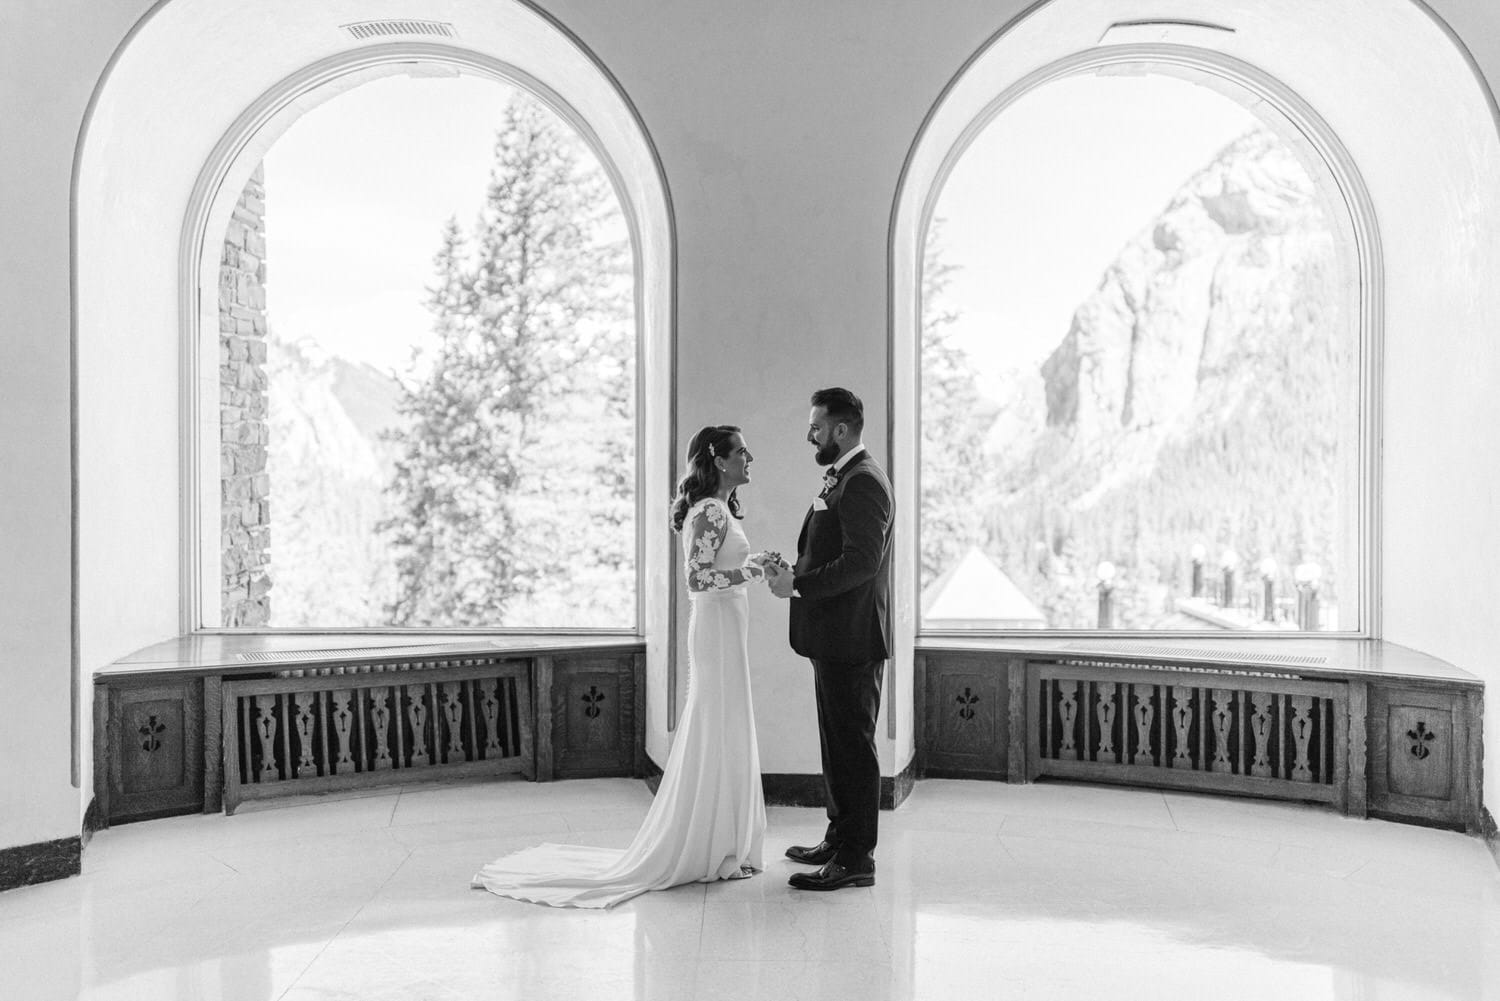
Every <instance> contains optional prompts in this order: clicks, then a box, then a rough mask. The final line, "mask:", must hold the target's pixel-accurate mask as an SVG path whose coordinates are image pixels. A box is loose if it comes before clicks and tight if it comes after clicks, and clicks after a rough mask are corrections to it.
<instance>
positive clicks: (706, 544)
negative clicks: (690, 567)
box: [693, 532, 719, 563]
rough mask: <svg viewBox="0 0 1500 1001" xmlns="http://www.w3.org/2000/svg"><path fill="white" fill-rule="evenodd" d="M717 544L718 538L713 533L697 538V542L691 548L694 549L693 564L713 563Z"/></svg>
mask: <svg viewBox="0 0 1500 1001" xmlns="http://www.w3.org/2000/svg"><path fill="white" fill-rule="evenodd" d="M718 542H719V537H718V536H717V535H715V534H714V533H713V532H706V533H704V534H703V535H700V536H698V538H697V540H696V541H695V542H694V543H693V547H694V549H695V552H694V553H693V562H694V563H712V562H713V561H714V553H715V552H717V551H718V548H719V547H718Z"/></svg>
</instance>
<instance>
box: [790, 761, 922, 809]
mask: <svg viewBox="0 0 1500 1001" xmlns="http://www.w3.org/2000/svg"><path fill="white" fill-rule="evenodd" d="M916 783H917V770H916V767H915V762H913V763H912V764H908V765H907V766H906V767H905V768H903V769H902V770H901V772H900V773H899V774H897V775H882V776H881V777H880V808H881V809H882V810H894V809H896V807H898V806H900V805H901V804H902V803H904V802H906V797H908V796H910V795H911V791H912V787H913V786H915V785H916ZM761 784H762V786H763V787H764V788H765V792H766V805H767V806H810V807H818V808H821V807H825V806H827V805H828V803H827V800H826V799H825V798H824V794H823V776H821V775H786V774H782V775H762V776H761Z"/></svg>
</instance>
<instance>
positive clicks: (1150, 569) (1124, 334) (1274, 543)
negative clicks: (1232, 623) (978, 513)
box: [989, 129, 1357, 628]
mask: <svg viewBox="0 0 1500 1001" xmlns="http://www.w3.org/2000/svg"><path fill="white" fill-rule="evenodd" d="M1350 287H1352V286H1351V280H1350V278H1349V277H1347V276H1344V275H1342V274H1340V260H1339V256H1338V255H1337V254H1336V252H1335V237H1334V231H1333V229H1332V224H1331V222H1330V218H1329V215H1328V213H1327V212H1326V211H1325V206H1324V204H1323V203H1322V201H1321V200H1320V198H1319V194H1318V191H1317V189H1316V187H1315V185H1314V184H1313V182H1312V180H1311V179H1310V177H1309V176H1308V174H1307V172H1306V170H1305V169H1304V168H1303V166H1302V164H1301V163H1300V162H1299V161H1298V160H1297V159H1296V157H1295V155H1294V154H1293V153H1292V151H1291V150H1290V149H1289V148H1288V147H1287V146H1286V145H1285V144H1284V143H1282V142H1281V140H1279V139H1278V138H1277V137H1276V136H1275V135H1273V134H1272V133H1270V132H1269V131H1266V130H1263V129H1256V130H1254V131H1252V132H1250V133H1248V134H1246V135H1244V136H1242V137H1241V138H1239V139H1237V140H1235V141H1234V142H1232V143H1231V144H1229V145H1228V146H1227V147H1226V148H1224V149H1223V150H1222V151H1221V152H1220V153H1219V154H1218V155H1217V156H1216V157H1214V159H1213V160H1212V161H1211V162H1210V163H1209V164H1207V165H1206V166H1205V167H1204V168H1203V169H1201V170H1200V171H1198V172H1197V173H1196V174H1194V175H1193V176H1192V177H1191V178H1189V179H1188V180H1187V181H1186V183H1184V184H1183V186H1182V187H1181V188H1180V189H1179V190H1178V192H1177V193H1176V194H1175V195H1174V196H1173V197H1172V198H1171V199H1170V201H1169V203H1168V204H1167V206H1166V207H1165V209H1164V210H1163V211H1162V212H1161V213H1160V214H1159V215H1158V216H1157V218H1155V219H1154V220H1152V221H1151V222H1150V224H1149V225H1147V226H1145V227H1144V228H1143V229H1142V230H1141V231H1140V232H1139V233H1138V235H1137V236H1136V237H1135V238H1133V239H1132V240H1131V241H1130V242H1129V243H1128V244H1127V245H1126V246H1125V247H1124V248H1123V249H1122V250H1121V252H1120V253H1119V255H1118V256H1117V257H1116V259H1115V261H1114V262H1113V263H1112V264H1111V265H1110V266H1109V268H1107V269H1106V271H1105V273H1104V275H1103V277H1102V279H1101V281H1100V283H1099V286H1098V288H1097V289H1096V290H1095V291H1094V292H1093V293H1092V294H1091V295H1090V296H1089V297H1088V298H1087V299H1086V300H1085V301H1084V302H1083V303H1082V304H1081V305H1080V306H1079V307H1078V309H1077V310H1076V312H1075V313H1074V315H1073V318H1072V322H1071V325H1070V327H1069V329H1068V331H1067V333H1066V335H1065V336H1064V337H1063V338H1062V339H1061V341H1060V343H1059V344H1058V346H1057V348H1056V349H1055V350H1054V351H1053V352H1052V353H1051V355H1050V356H1049V357H1048V358H1047V359H1046V360H1045V362H1044V363H1043V364H1042V365H1041V367H1040V371H1039V373H1038V376H1039V379H1038V381H1037V382H1036V383H1035V384H1034V385H1035V387H1036V391H1037V392H1039V393H1040V394H1041V399H1040V400H1038V399H1036V398H1035V397H1033V398H1031V399H1029V400H1024V401H1022V402H1021V403H1020V404H1019V405H1016V406H1012V407H1010V408H1008V412H1005V413H1002V415H1001V416H1000V418H999V420H998V421H997V427H996V428H995V429H994V430H992V432H991V436H990V441H991V443H992V445H1001V446H1003V447H1002V448H1000V449H999V450H997V452H996V454H995V457H994V458H995V466H996V476H997V483H998V489H999V495H1000V497H1001V500H1000V502H999V503H998V504H997V505H996V506H995V507H994V508H993V509H992V510H991V512H990V518H989V528H990V535H991V538H992V540H993V543H992V550H998V556H999V558H1000V559H1001V562H1002V565H1003V566H1005V567H1006V570H1007V572H1013V571H1014V570H1015V569H1016V568H1020V573H1021V576H1020V578H1019V579H1018V581H1017V582H1018V583H1019V584H1021V586H1022V587H1023V588H1027V589H1028V590H1029V593H1031V594H1032V596H1033V598H1034V599H1037V600H1038V601H1039V603H1040V604H1042V605H1043V606H1044V608H1045V609H1046V611H1047V612H1048V615H1049V624H1050V625H1052V626H1053V627H1054V628H1061V627H1069V626H1073V627H1081V626H1088V625H1092V624H1093V616H1094V607H1093V603H1094V601H1095V598H1096V596H1095V594H1094V591H1093V570H1094V567H1095V566H1096V565H1097V563H1098V562H1099V561H1100V560H1109V561H1111V562H1113V563H1115V564H1116V565H1117V566H1119V567H1120V568H1121V570H1122V576H1121V579H1120V582H1119V584H1118V585H1117V592H1118V599H1119V601H1120V603H1121V604H1122V605H1123V606H1128V607H1127V608H1126V614H1125V616H1124V618H1125V621H1124V622H1123V623H1122V624H1124V625H1149V624H1151V623H1152V622H1154V621H1158V620H1160V619H1162V618H1163V617H1165V616H1166V615H1167V614H1168V612H1169V610H1170V602H1169V600H1168V599H1169V598H1170V597H1172V596H1174V595H1179V594H1181V593H1182V589H1183V588H1184V587H1185V580H1186V575H1187V573H1188V569H1187V568H1188V562H1187V560H1188V552H1189V549H1190V547H1191V546H1192V545H1193V544H1194V543H1203V544H1205V545H1207V546H1208V547H1209V550H1210V552H1213V553H1218V552H1219V551H1220V550H1221V549H1223V548H1226V547H1232V548H1234V549H1235V550H1237V551H1238V552H1239V553H1241V554H1242V555H1243V556H1245V557H1246V558H1247V559H1248V560H1251V561H1258V560H1259V559H1261V558H1262V557H1264V556H1270V557H1273V558H1274V559H1276V560H1277V561H1278V563H1279V564H1280V565H1281V566H1282V567H1283V568H1285V569H1286V570H1287V571H1288V579H1289V571H1290V568H1291V567H1292V566H1294V565H1295V564H1296V563H1297V562H1300V561H1303V560H1315V561H1317V562H1319V563H1320V564H1321V565H1322V566H1323V568H1324V571H1325V576H1324V579H1325V581H1326V582H1328V583H1329V585H1330V586H1332V587H1336V578H1337V570H1338V569H1339V568H1340V563H1341V560H1340V557H1341V556H1342V555H1343V553H1342V552H1341V551H1340V550H1339V548H1338V544H1339V543H1340V541H1341V540H1342V539H1343V538H1345V537H1347V536H1348V535H1349V532H1348V528H1349V527H1351V526H1347V525H1345V524H1343V523H1342V522H1341V521H1340V517H1341V515H1343V514H1344V511H1342V510H1341V501H1342V500H1343V499H1344V498H1341V496H1340V494H1339V491H1338V484H1339V482H1340V480H1341V476H1342V474H1343V473H1344V472H1345V470H1347V469H1350V468H1352V463H1353V461H1354V455H1355V449H1356V448H1357V441H1356V440H1355V438H1354V433H1355V431H1356V428H1355V425H1354V422H1353V420H1352V418H1351V413H1352V408H1351V406H1350V390H1351V389H1352V387H1353V386H1354V381H1353V376H1354V373H1355V365H1356V364H1357V361H1356V358H1355V345H1356V342H1357V338H1356V337H1355V336H1354V333H1353V330H1352V326H1351V316H1350V313H1349V308H1348V299H1349V294H1348V288H1350ZM1028 408H1029V410H1030V414H1026V412H1025V411H1026V409H1028ZM1018 412H1019V413H1020V414H1021V415H1022V417H1023V418H1024V417H1025V416H1031V415H1035V416H1034V417H1033V418H1032V419H1031V420H1029V421H1027V420H1024V419H1018V418H1017V413H1018ZM1036 418H1040V420H1038V419H1036ZM1004 421H1008V422H1009V423H1008V424H1003V425H1002V424H1000V423H999V422H1004ZM1117 621H1118V616H1117Z"/></svg>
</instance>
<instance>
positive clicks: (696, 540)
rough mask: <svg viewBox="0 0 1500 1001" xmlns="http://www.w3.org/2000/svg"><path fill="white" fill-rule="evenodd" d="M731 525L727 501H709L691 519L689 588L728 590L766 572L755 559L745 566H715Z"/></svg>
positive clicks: (688, 565) (689, 525)
mask: <svg viewBox="0 0 1500 1001" xmlns="http://www.w3.org/2000/svg"><path fill="white" fill-rule="evenodd" d="M728 528H729V514H728V513H727V512H726V511H725V509H724V505H722V504H720V503H718V502H717V501H709V502H708V503H707V504H704V505H702V506H701V507H699V508H698V510H697V511H696V512H695V513H694V514H693V517H692V518H691V519H690V520H689V521H688V525H687V531H688V557H687V586H688V590H689V591H727V590H728V589H730V588H731V587H735V586H737V585H739V584H744V583H747V582H749V581H752V580H760V579H761V578H762V577H764V576H765V575H766V572H765V570H764V569H763V568H761V567H759V566H756V565H755V564H753V563H747V564H745V565H744V566H742V567H728V568H725V569H720V570H715V569H714V558H715V557H716V556H717V555H718V553H719V547H720V546H722V545H724V537H725V535H726V534H727V532H728Z"/></svg>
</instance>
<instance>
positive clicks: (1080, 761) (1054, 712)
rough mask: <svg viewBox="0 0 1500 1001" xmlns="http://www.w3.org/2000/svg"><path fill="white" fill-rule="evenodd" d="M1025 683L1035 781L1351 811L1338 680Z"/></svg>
mask: <svg viewBox="0 0 1500 1001" xmlns="http://www.w3.org/2000/svg"><path fill="white" fill-rule="evenodd" d="M1026 678H1027V680H1026V708H1027V716H1028V722H1027V726H1028V730H1029V732H1030V739H1029V742H1028V750H1027V772H1028V777H1033V778H1034V777H1038V776H1042V775H1058V776H1066V777H1071V778H1093V779H1096V780H1101V781H1108V782H1123V783H1130V784H1140V785H1163V786H1171V787H1178V788H1187V789H1204V790H1221V791H1226V792H1243V793H1247V794H1251V795H1258V796H1275V797H1279V798H1286V799H1307V800H1315V801H1321V802H1328V803H1333V804H1335V805H1339V806H1343V805H1345V804H1346V802H1347V774H1348V773H1347V748H1348V696H1347V691H1346V687H1345V686H1344V685H1343V684H1342V683H1340V682H1332V681H1314V680H1307V679H1302V678H1299V677H1296V676H1294V675H1291V674H1271V673H1262V674H1259V675H1256V676H1247V675H1234V674H1227V673H1219V672H1213V671H1206V670H1204V669H1203V668H1201V667H1187V666H1184V667H1181V668H1175V667H1173V666H1171V665H1163V666H1160V667H1134V666H1129V665H1113V664H1100V663H1094V662H1088V663H1082V662H1069V661H1063V662H1058V663H1044V662H1037V663H1031V664H1028V665H1027V668H1026Z"/></svg>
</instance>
